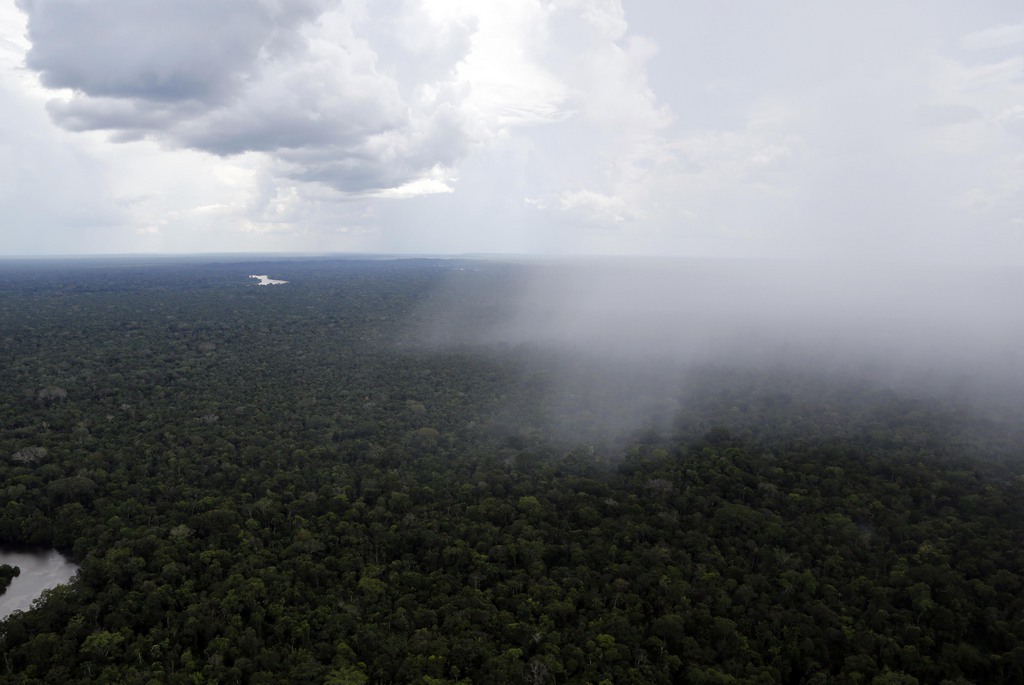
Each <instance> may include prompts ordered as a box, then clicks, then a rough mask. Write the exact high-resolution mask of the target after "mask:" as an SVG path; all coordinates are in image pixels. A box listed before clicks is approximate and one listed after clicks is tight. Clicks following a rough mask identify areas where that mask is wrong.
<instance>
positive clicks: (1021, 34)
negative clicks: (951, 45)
mask: <svg viewBox="0 0 1024 685" xmlns="http://www.w3.org/2000/svg"><path fill="white" fill-rule="evenodd" d="M1020 43H1024V24H1004V25H1001V26H993V27H992V28H988V29H985V30H983V31H975V32H974V33H969V34H967V35H966V36H964V37H963V38H962V39H961V41H960V44H961V45H962V46H963V47H964V48H966V49H967V50H991V49H993V48H1004V47H1008V46H1011V45H1018V44H1020Z"/></svg>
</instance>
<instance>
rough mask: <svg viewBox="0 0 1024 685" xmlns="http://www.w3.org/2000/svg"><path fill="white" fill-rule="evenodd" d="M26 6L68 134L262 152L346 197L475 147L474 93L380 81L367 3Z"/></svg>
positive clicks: (163, 0) (28, 1) (61, 2)
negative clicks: (468, 110) (470, 103)
mask: <svg viewBox="0 0 1024 685" xmlns="http://www.w3.org/2000/svg"><path fill="white" fill-rule="evenodd" d="M19 6H20V7H21V8H22V9H23V10H24V11H25V12H26V14H27V15H28V30H29V37H30V39H31V42H32V47H31V49H30V50H29V52H28V54H27V58H26V63H27V65H28V66H29V67H30V68H31V69H34V70H36V71H37V72H38V73H39V74H40V78H41V81H42V83H43V84H44V85H45V86H47V87H49V88H53V89H67V90H65V91H64V92H63V93H62V95H60V96H59V97H56V98H54V99H53V100H52V101H51V102H50V104H49V111H50V114H51V116H52V117H53V120H54V121H55V122H57V123H58V124H59V125H60V126H62V127H64V128H66V129H68V130H72V131H91V130H105V131H110V132H111V133H112V137H113V140H115V141H122V142H123V141H128V140H138V139H143V138H151V139H154V140H157V141H159V142H160V143H161V144H164V145H167V146H170V147H176V148H188V149H194V150H200V151H204V152H208V153H211V154H214V155H218V156H231V155H239V154H243V153H248V152H256V153H263V154H266V155H268V156H269V157H270V158H271V159H272V160H273V168H274V170H275V172H276V173H278V174H281V175H282V176H283V177H285V178H290V179H293V180H295V181H303V182H306V181H313V182H319V183H324V184H326V185H329V186H331V187H333V188H335V189H337V190H340V191H343V192H347V193H364V192H374V191H379V190H382V189H390V188H399V187H402V186H404V185H407V184H409V183H413V182H415V181H417V180H419V179H421V178H429V177H430V175H431V174H432V173H433V170H434V169H435V167H437V166H438V165H452V164H454V163H455V162H457V161H458V160H459V159H460V158H461V157H462V156H464V155H465V154H466V153H467V151H468V150H469V149H470V148H471V146H472V144H473V141H472V140H471V136H472V130H471V129H472V127H471V125H470V123H469V122H467V121H466V118H465V116H463V113H462V112H461V110H460V107H461V102H460V98H461V97H462V94H461V93H460V92H458V91H457V90H455V89H452V88H445V84H444V83H441V84H419V85H420V86H421V87H418V88H412V89H411V93H409V94H403V84H400V83H399V82H398V81H397V80H396V79H395V78H394V77H393V76H392V75H391V74H388V73H385V72H384V71H382V70H381V69H379V68H378V64H379V60H378V55H377V53H376V51H375V50H374V48H373V46H372V45H371V44H370V43H369V41H368V39H367V31H366V27H365V24H366V23H367V22H368V21H370V19H371V18H370V17H369V16H368V14H367V12H366V11H364V10H363V9H361V8H359V7H358V5H357V4H354V3H353V4H342V5H338V4H336V3H329V2H323V1H320V0H307V1H305V2H288V3H284V2H272V1H268V2H262V3H256V4H253V3H250V2H242V1H237V0H236V1H228V2H218V3H207V2H195V1H190V2H178V1H177V0H174V1H171V0H158V1H154V2H148V3H145V4H144V5H140V4H139V3H134V2H125V1H122V0H97V1H96V2H90V3H80V2H74V1H72V0H57V1H56V2H46V3H43V2H36V1H35V0H23V1H22V2H20V4H19ZM431 86H433V87H431Z"/></svg>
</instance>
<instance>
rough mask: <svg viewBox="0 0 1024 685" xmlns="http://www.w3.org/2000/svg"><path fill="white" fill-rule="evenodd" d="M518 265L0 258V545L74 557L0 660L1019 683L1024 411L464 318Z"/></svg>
mask: <svg viewBox="0 0 1024 685" xmlns="http://www.w3.org/2000/svg"><path fill="white" fill-rule="evenodd" d="M549 268H553V267H549ZM250 274H269V275H270V276H271V278H281V279H285V280H288V281H289V282H288V283H287V284H285V285H280V286H266V287H261V286H255V285H252V284H253V283H254V281H253V280H251V279H249V278H248V276H249V275H250ZM528 280H529V269H528V268H527V267H526V266H524V265H520V264H514V263H502V262H496V261H468V260H434V259H419V260H417V259H405V260H383V259H380V260H370V259H364V260H357V259H349V260H343V259H333V260H332V259H294V260H279V261H267V262H264V263H259V262H251V261H250V262H232V261H230V260H227V259H225V260H223V261H220V262H215V261H212V260H207V261H206V262H196V261H184V260H181V261H175V260H172V259H163V260H154V261H153V262H152V263H149V264H142V263H133V262H130V261H127V260H121V261H110V262H103V261H99V260H79V261H69V262H66V263H53V262H45V263H44V262H34V261H29V260H25V261H11V262H5V263H3V264H2V265H0V542H6V543H22V544H38V545H45V546H54V547H56V548H58V549H60V550H62V551H64V552H65V553H66V554H67V555H68V556H69V557H70V558H71V559H73V560H74V561H75V562H76V563H77V564H79V565H80V571H79V574H78V576H77V577H76V579H75V580H74V581H73V582H72V583H70V584H68V585H65V586H61V587H58V588H57V589H54V590H52V591H48V592H47V593H45V594H44V596H43V597H42V598H41V599H40V600H38V601H37V602H36V604H35V605H34V608H33V609H32V610H31V611H27V612H23V613H16V614H14V615H12V616H11V617H10V618H8V619H6V620H5V621H3V622H2V623H0V680H2V681H3V682H6V683H47V684H52V683H154V684H158V683H161V684H162V683H171V684H175V683H182V684H184V683H225V684H227V683H251V684H253V685H256V684H261V685H271V684H277V683H324V684H331V685H341V684H358V683H421V684H423V685H428V684H431V685H438V684H441V683H529V684H533V685H543V684H546V683H593V684H595V685H597V684H598V683H615V684H620V683H665V684H669V683H764V684H765V685H768V684H771V683H807V684H811V683H843V684H851V685H852V684H856V683H864V684H874V685H883V684H887V685H893V684H903V685H906V684H910V683H922V684H924V683H946V684H948V685H953V684H956V685H964V684H967V683H975V684H981V683H1022V682H1024V583H1022V581H1024V461H1022V456H1024V455H1022V449H1021V444H1022V442H1021V439H1020V438H1021V431H1020V424H1019V418H1020V414H1019V412H1018V411H1017V409H1018V407H1014V406H1012V403H1007V402H1006V401H1004V400H999V399H998V398H997V399H996V400H993V401H992V402H989V403H988V404H987V405H985V406H982V405H981V404H978V403H974V402H973V400H972V401H967V399H965V398H964V397H958V396H957V395H956V393H946V392H933V391H926V390H925V389H923V388H920V387H918V388H916V389H915V387H911V386H907V387H900V386H897V385H893V384H886V383H884V382H881V381H879V380H878V379H877V378H875V379H873V380H872V379H870V378H868V377H858V376H857V375H856V374H854V373H828V372H826V371H825V370H822V369H820V368H810V367H808V368H801V367H800V365H799V364H795V363H773V364H761V365H757V364H749V363H747V364H736V365H730V364H728V363H726V362H725V361H721V360H719V361H717V362H715V363H690V364H686V365H677V366H673V367H665V366H661V365H659V363H657V362H656V360H655V361H651V362H650V363H644V362H643V361H642V360H640V361H638V360H636V359H633V360H629V359H626V358H623V357H621V356H619V357H616V356H614V355H613V356H608V357H602V356H601V355H600V354H594V355H591V354H589V352H587V350H585V349H575V350H574V349H573V348H572V347H571V346H569V347H550V346H545V345H542V344H537V343H534V342H531V341H530V340H529V339H528V338H522V337H521V338H519V339H515V338H506V339H503V338H502V337H501V336H498V335H491V334H489V333H488V331H493V330H500V328H501V322H503V321H507V320H509V319H510V318H514V317H515V316H516V315H517V312H516V311H515V310H516V307H517V304H516V302H515V299H514V298H513V297H511V296H510V293H514V292H518V291H520V290H521V289H522V288H523V287H525V284H526V282H527V281H528ZM463 329H465V330H463ZM463 333H465V335H463ZM595 337H600V336H599V335H595ZM16 582H17V581H16Z"/></svg>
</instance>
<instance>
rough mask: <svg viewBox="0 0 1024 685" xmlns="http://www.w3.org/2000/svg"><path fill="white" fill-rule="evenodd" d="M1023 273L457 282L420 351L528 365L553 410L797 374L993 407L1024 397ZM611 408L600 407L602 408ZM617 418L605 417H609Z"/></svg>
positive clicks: (518, 271)
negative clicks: (538, 374)
mask: <svg viewBox="0 0 1024 685" xmlns="http://www.w3.org/2000/svg"><path fill="white" fill-rule="evenodd" d="M1022 293H1024V270H1022V269H1021V268H1019V267H1007V266H998V267H981V266H937V265H906V264H882V263H813V264H812V263H806V262H782V261H774V262H773V261H744V260H655V259H650V260H624V259H607V260H602V259H594V260H582V261H580V260H577V261H568V262H548V263H532V264H528V265H522V266H521V267H514V266H510V265H507V264H489V265H485V266H484V268H482V269H481V270H479V271H474V270H464V271H457V272H456V271H453V273H452V278H451V280H450V283H449V286H448V287H447V288H444V289H442V291H441V292H439V293H437V294H436V295H435V297H434V298H433V299H432V300H431V301H429V302H428V303H427V304H426V305H425V306H424V309H423V310H422V313H425V314H426V315H424V316H422V317H421V319H420V320H421V322H422V323H421V329H420V330H419V331H418V332H417V336H418V339H419V340H420V341H421V342H423V344H426V345H429V346H434V347H452V346H467V345H468V346H473V347H476V348H478V349H484V350H493V351H498V350H505V351H508V350H531V351H533V352H534V353H538V354H541V355H544V356H545V358H546V359H547V360H548V361H549V365H548V367H547V370H546V371H545V376H544V379H543V381H542V382H541V381H538V382H537V384H538V385H542V386H543V387H544V388H545V389H546V392H547V393H548V394H547V395H546V397H547V402H548V404H549V405H551V406H555V405H560V404H561V405H565V404H572V403H573V402H575V403H576V405H577V407H579V406H585V405H586V404H587V403H588V402H589V403H595V402H600V403H602V406H604V407H605V409H604V411H607V412H608V413H609V420H610V421H612V422H615V420H616V419H615V417H627V416H628V417H629V418H628V421H627V420H626V419H625V418H623V420H624V421H627V422H636V421H642V418H641V417H642V416H643V415H644V414H645V413H646V414H648V415H649V414H651V412H652V411H653V410H652V409H651V408H650V407H651V406H657V407H661V408H662V409H661V411H662V412H663V413H664V412H670V411H671V407H672V406H673V403H675V402H677V401H678V400H679V399H680V398H681V397H683V396H685V394H686V392H687V388H686V383H687V382H688V381H687V378H690V377H691V376H690V375H689V374H690V373H691V372H692V370H693V369H695V368H707V367H709V366H713V367H721V368H729V369H746V370H755V371H764V370H773V372H775V371H778V370H779V369H790V370H793V371H798V372H800V373H804V374H807V373H812V374H818V375H823V376H828V377H832V378H841V379H843V380H844V381H868V382H871V383H873V384H876V385H878V386H882V387H888V388H892V389H894V390H897V391H900V392H907V393H911V394H918V395H936V394H940V395H943V396H950V397H953V396H956V397H957V399H960V400H963V401H965V402H970V403H974V404H984V405H986V406H988V407H990V408H993V407H994V408H998V407H999V406H1001V405H1005V404H1006V403H1007V402H1010V401H1012V398H1016V397H1020V396H1022V394H1024V393H1022V392H1021V391H1022V389H1024V307H1022V306H1021V305H1020V299H1021V294H1022ZM601 396H605V400H600V397H601ZM609 402H610V403H611V404H610V405H609V404H608V403H609Z"/></svg>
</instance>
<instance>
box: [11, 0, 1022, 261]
mask: <svg viewBox="0 0 1024 685" xmlns="http://www.w3.org/2000/svg"><path fill="white" fill-rule="evenodd" d="M0 122H2V123H0V254H7V255H16V254H46V253H59V254H71V253H119V252H167V253H184V252H223V251H232V252H250V251H299V252H304V251H359V252H401V253H478V252H505V253H507V252H512V253H586V254H594V253H600V254H620V253H623V254H659V255H664V254H679V255H692V256H708V255H712V256H725V257H750V256H768V257H830V258H837V257H839V258H843V257H847V258H882V259H921V260H940V261H950V260H954V261H955V260H962V259H966V260H975V261H1011V262H1018V263H1024V5H1022V4H1021V2H1020V0H1005V1H1000V0H992V1H986V2H963V1H962V0H927V1H925V0H920V1H917V2H914V1H908V2H899V3H893V2H882V1H875V0H869V1H867V2H863V1H861V2H812V1H811V0H805V1H801V2H797V1H791V0H783V1H780V2H771V3H766V2H733V1H730V0H707V1H688V0H687V1H684V0H664V1H662V0H642V1H637V2H632V3H621V2H619V1H618V0H501V2H498V1H497V0H495V1H493V2H491V1H482V0H422V1H417V0H375V1H374V2H355V1H353V2H338V1H328V0H259V1H254V0H217V1H216V2H211V1H210V0H145V1H140V0H88V1H85V0H0Z"/></svg>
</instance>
